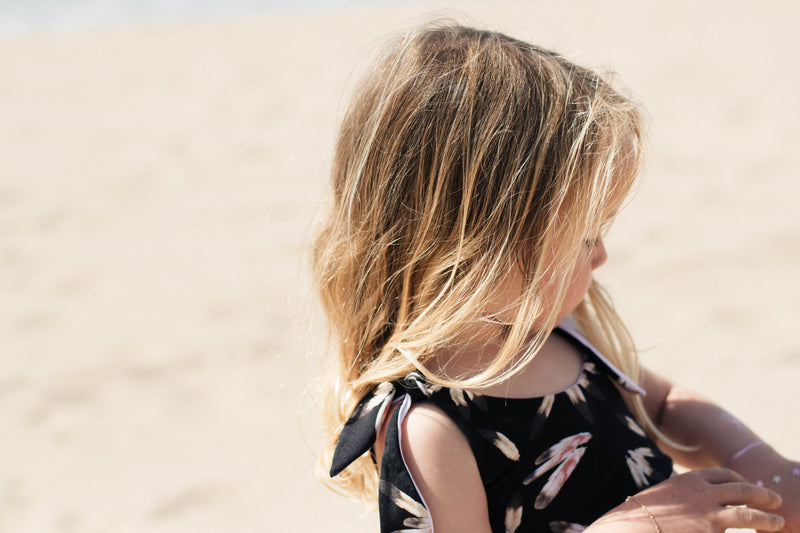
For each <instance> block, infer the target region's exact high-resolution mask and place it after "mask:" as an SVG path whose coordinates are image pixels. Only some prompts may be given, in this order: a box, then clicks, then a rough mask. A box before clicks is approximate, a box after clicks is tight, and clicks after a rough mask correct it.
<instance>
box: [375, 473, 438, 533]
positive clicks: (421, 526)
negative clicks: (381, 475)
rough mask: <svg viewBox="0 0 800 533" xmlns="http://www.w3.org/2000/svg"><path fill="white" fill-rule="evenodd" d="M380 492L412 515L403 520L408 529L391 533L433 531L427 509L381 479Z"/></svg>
mask: <svg viewBox="0 0 800 533" xmlns="http://www.w3.org/2000/svg"><path fill="white" fill-rule="evenodd" d="M380 491H381V492H382V493H383V494H384V495H386V496H387V497H388V498H389V499H390V500H391V501H392V503H394V504H395V505H396V506H397V507H399V508H401V509H403V510H405V511H408V512H409V513H411V514H412V515H414V516H410V517H408V518H406V519H405V520H403V525H404V526H406V527H407V528H408V529H397V530H395V531H393V532H392V533H423V532H426V531H427V532H429V533H430V532H431V531H432V530H433V525H432V523H431V518H430V515H429V514H428V509H427V508H426V507H425V506H424V505H422V504H421V503H419V502H418V501H416V500H414V498H412V497H411V496H409V495H408V494H406V493H405V492H403V491H402V490H400V489H398V488H397V487H395V486H394V485H392V484H391V483H389V482H388V481H385V480H383V479H382V480H381V481H380Z"/></svg>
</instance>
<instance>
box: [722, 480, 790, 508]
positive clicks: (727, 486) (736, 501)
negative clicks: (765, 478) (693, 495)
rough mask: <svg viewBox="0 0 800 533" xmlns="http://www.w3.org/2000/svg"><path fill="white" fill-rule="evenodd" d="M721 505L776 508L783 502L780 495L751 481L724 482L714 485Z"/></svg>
mask: <svg viewBox="0 0 800 533" xmlns="http://www.w3.org/2000/svg"><path fill="white" fill-rule="evenodd" d="M715 490H717V491H719V492H718V494H719V498H720V501H719V503H720V504H722V505H747V506H748V507H754V508H756V509H777V508H778V507H780V506H781V504H782V503H783V498H781V495H780V494H778V493H777V492H775V491H772V490H769V489H767V488H765V487H759V486H758V485H754V484H752V483H747V482H745V483H738V482H737V483H724V484H719V485H716V487H715Z"/></svg>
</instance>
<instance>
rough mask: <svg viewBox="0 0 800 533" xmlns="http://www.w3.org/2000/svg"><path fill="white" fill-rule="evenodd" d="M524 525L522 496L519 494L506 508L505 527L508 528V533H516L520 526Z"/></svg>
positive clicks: (515, 495)
mask: <svg viewBox="0 0 800 533" xmlns="http://www.w3.org/2000/svg"><path fill="white" fill-rule="evenodd" d="M521 523H522V495H521V494H519V493H517V494H514V496H512V497H511V500H510V501H509V502H508V507H506V520H505V523H504V524H503V525H505V527H506V533H516V531H517V529H518V528H519V525H520V524H521Z"/></svg>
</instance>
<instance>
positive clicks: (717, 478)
mask: <svg viewBox="0 0 800 533" xmlns="http://www.w3.org/2000/svg"><path fill="white" fill-rule="evenodd" d="M696 473H697V474H699V475H700V476H701V477H702V478H703V479H705V480H706V481H708V482H709V483H712V484H715V485H716V484H719V483H734V482H737V481H740V482H742V481H743V482H746V481H747V480H746V479H745V478H743V477H742V476H741V475H739V474H737V473H736V472H734V471H733V470H728V469H727V468H704V469H703V470H697V471H696Z"/></svg>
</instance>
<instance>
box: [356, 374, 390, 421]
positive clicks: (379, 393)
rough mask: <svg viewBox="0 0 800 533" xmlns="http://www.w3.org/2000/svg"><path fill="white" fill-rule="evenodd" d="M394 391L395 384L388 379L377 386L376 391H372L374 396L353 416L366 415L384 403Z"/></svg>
mask: <svg viewBox="0 0 800 533" xmlns="http://www.w3.org/2000/svg"><path fill="white" fill-rule="evenodd" d="M392 393H394V385H392V384H391V383H389V382H388V381H387V382H384V383H381V384H380V385H378V386H377V387H375V390H374V391H372V397H371V398H370V399H369V401H367V403H365V404H364V405H363V406H362V407H361V409H360V410H359V411H358V412H357V413H353V415H352V416H353V417H355V418H360V417H362V416H364V415H366V414H367V413H369V412H370V411H372V410H373V409H375V408H376V407H378V406H380V405H382V404H383V402H385V401H386V399H387V398H388V397H389V395H391V394H392Z"/></svg>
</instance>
